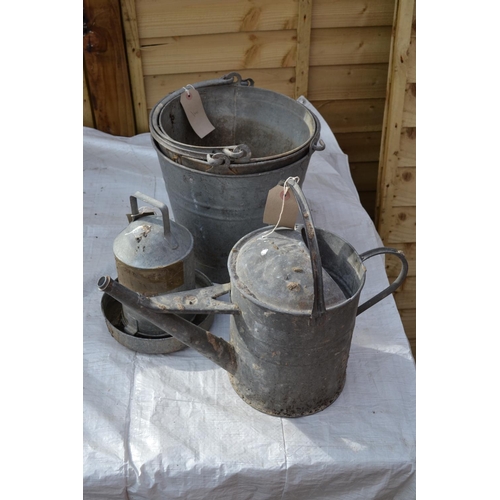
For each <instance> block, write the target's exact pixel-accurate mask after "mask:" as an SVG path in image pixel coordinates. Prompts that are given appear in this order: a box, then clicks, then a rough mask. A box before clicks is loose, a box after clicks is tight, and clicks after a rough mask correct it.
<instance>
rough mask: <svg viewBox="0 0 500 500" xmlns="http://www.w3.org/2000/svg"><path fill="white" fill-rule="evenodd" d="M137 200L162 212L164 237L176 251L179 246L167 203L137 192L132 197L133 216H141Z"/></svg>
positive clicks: (131, 208)
mask: <svg viewBox="0 0 500 500" xmlns="http://www.w3.org/2000/svg"><path fill="white" fill-rule="evenodd" d="M137 199H139V200H142V201H145V202H146V203H149V204H150V205H151V206H153V207H156V208H158V209H159V210H160V212H161V215H162V219H163V235H164V237H165V239H166V240H167V243H168V245H169V246H170V248H171V249H172V250H175V249H176V248H177V247H178V246H179V244H178V243H177V241H176V239H175V238H174V236H173V234H172V232H171V231H170V215H169V213H168V207H167V205H165V203H162V202H161V201H158V200H155V199H154V198H151V197H150V196H147V195H145V194H142V193H140V192H139V191H137V192H136V193H135V194H134V195H132V196H130V210H131V211H132V216H134V215H139V208H138V205H137Z"/></svg>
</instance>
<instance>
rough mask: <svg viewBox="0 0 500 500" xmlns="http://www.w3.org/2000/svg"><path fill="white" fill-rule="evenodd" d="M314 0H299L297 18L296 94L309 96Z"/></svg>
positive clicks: (297, 96)
mask: <svg viewBox="0 0 500 500" xmlns="http://www.w3.org/2000/svg"><path fill="white" fill-rule="evenodd" d="M311 13H312V0H299V11H298V20H297V61H296V66H295V94H294V97H295V98H296V99H297V98H299V97H300V96H304V97H306V98H307V92H308V84H309V65H310V61H309V54H310V46H311V18H312V14H311Z"/></svg>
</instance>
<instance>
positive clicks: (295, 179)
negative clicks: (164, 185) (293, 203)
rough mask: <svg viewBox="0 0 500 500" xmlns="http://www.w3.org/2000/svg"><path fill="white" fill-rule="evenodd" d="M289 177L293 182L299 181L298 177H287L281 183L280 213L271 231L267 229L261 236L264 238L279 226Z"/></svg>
mask: <svg viewBox="0 0 500 500" xmlns="http://www.w3.org/2000/svg"><path fill="white" fill-rule="evenodd" d="M290 179H293V180H294V181H295V182H297V183H298V182H299V180H300V179H299V178H298V177H288V179H287V180H286V181H285V182H284V183H283V189H284V191H283V196H282V201H281V210H280V215H279V217H278V222H276V225H275V226H274V227H273V228H272V229H271V231H269V232H268V233H265V234H263V235H262V237H263V238H264V237H265V236H269V235H270V234H272V233H274V231H276V229H278V226H279V223H280V222H281V216H282V215H283V210H284V209H285V198H286V194H287V192H288V190H289V189H290V188H289V187H287V185H286V184H287V182H288V181H289V180H290Z"/></svg>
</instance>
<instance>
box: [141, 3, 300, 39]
mask: <svg viewBox="0 0 500 500" xmlns="http://www.w3.org/2000/svg"><path fill="white" fill-rule="evenodd" d="M136 6H137V18H138V29H139V36H140V38H141V39H147V38H161V37H178V36H188V35H209V34H219V33H239V32H248V31H279V30H290V29H296V28H297V12H298V2H297V1H296V0H295V1H293V0H273V1H272V2H269V1H267V0H252V1H251V2H250V1H248V0H218V1H217V2H200V1H199V0H169V1H168V2H161V1H158V0H136Z"/></svg>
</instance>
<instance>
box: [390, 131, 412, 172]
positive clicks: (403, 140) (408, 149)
mask: <svg viewBox="0 0 500 500" xmlns="http://www.w3.org/2000/svg"><path fill="white" fill-rule="evenodd" d="M416 143H417V129H416V127H404V128H403V129H402V130H401V136H400V140H399V151H398V155H397V158H398V162H397V166H398V167H414V166H415V165H416V163H417V144H416ZM397 172H398V169H396V170H394V175H396V173H397Z"/></svg>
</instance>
